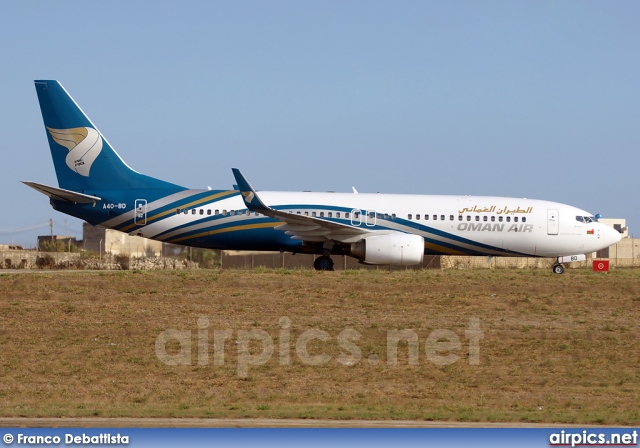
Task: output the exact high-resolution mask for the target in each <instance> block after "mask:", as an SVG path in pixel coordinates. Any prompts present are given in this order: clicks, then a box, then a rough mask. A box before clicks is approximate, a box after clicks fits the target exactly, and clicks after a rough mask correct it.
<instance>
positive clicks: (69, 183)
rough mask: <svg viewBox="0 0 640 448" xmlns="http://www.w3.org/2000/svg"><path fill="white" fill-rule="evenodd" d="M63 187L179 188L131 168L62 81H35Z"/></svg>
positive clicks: (102, 188)
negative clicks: (68, 91)
mask: <svg viewBox="0 0 640 448" xmlns="http://www.w3.org/2000/svg"><path fill="white" fill-rule="evenodd" d="M35 85H36V92H37V93H38V101H39V102H40V110H41V111H42V119H43V120H44V125H45V129H46V132H47V139H48V140H49V147H50V149H51V156H52V157H53V164H54V166H55V169H56V175H57V177H58V184H59V186H60V188H64V189H67V190H72V191H78V192H84V191H85V190H88V191H99V190H123V189H178V190H181V189H183V187H180V186H178V185H174V184H171V183H168V182H164V181H162V180H159V179H154V178H152V177H149V176H145V175H144V174H140V173H138V172H137V171H135V170H133V169H131V168H130V167H129V166H128V165H127V164H126V163H125V162H124V161H123V160H122V159H121V158H120V156H119V155H118V153H117V152H116V151H115V150H114V149H113V148H112V147H111V145H110V144H109V142H108V141H107V140H106V139H105V138H104V136H103V135H102V134H101V133H100V131H99V130H98V129H97V128H96V127H95V126H94V124H93V123H92V122H91V120H89V118H88V117H87V116H86V115H85V113H84V112H83V111H82V109H81V108H80V107H79V106H78V105H77V104H76V102H75V101H74V100H73V98H71V95H69V94H68V93H67V91H66V90H65V89H64V87H62V84H60V83H59V82H58V81H35Z"/></svg>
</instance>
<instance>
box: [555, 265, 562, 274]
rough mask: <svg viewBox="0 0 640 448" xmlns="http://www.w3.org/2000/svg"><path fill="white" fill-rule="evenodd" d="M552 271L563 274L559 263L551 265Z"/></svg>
mask: <svg viewBox="0 0 640 448" xmlns="http://www.w3.org/2000/svg"><path fill="white" fill-rule="evenodd" d="M553 273H554V274H564V266H562V265H561V264H554V265H553Z"/></svg>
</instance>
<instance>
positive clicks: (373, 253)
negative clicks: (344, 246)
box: [351, 233, 424, 266]
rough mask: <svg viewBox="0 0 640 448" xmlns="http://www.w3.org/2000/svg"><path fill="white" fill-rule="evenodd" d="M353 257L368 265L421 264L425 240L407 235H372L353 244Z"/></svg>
mask: <svg viewBox="0 0 640 448" xmlns="http://www.w3.org/2000/svg"><path fill="white" fill-rule="evenodd" d="M351 256H353V257H356V258H357V259H358V260H360V262H361V263H367V264H393V265H402V266H409V265H412V264H420V263H422V259H423V257H424V238H422V237H421V236H420V235H411V234H407V233H389V234H386V235H372V236H370V237H368V238H364V239H362V240H360V241H358V242H357V243H353V244H351Z"/></svg>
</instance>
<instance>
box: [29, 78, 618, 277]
mask: <svg viewBox="0 0 640 448" xmlns="http://www.w3.org/2000/svg"><path fill="white" fill-rule="evenodd" d="M35 87H36V92H37V95H38V100H39V103H40V109H41V112H42V117H43V121H44V125H45V132H46V135H47V140H48V142H49V148H50V150H51V156H52V157H53V164H54V167H55V171H56V176H57V179H58V187H53V186H48V185H44V184H40V183H36V182H31V181H23V183H24V184H26V185H28V186H30V187H32V188H34V189H35V190H37V191H39V192H40V193H43V194H45V195H47V196H48V197H49V198H50V203H51V205H52V206H53V208H54V209H56V210H58V211H60V212H62V213H66V214H68V215H71V216H74V217H77V218H80V219H82V220H85V221H87V222H88V223H90V224H93V225H99V226H102V227H106V228H108V229H115V230H119V231H121V232H126V233H129V234H131V235H137V236H141V237H145V238H151V239H154V240H159V241H164V242H168V243H174V244H181V245H185V246H193V247H201V248H210V249H222V250H252V251H281V252H291V253H294V254H295V253H307V254H316V255H319V257H317V258H316V259H315V261H314V267H315V269H317V270H324V271H327V270H333V260H332V258H331V255H347V256H350V257H354V258H356V259H358V260H359V261H360V262H361V263H365V264H372V265H400V266H410V265H416V264H420V263H421V262H422V260H423V257H424V256H425V255H475V256H486V257H504V256H506V257H553V258H555V259H556V261H555V262H554V264H553V267H552V269H553V272H555V273H556V274H562V273H563V272H564V264H566V263H571V262H575V261H584V260H585V259H586V255H585V254H587V253H591V252H595V251H598V250H600V249H604V248H606V247H609V246H611V245H613V244H615V243H617V242H618V241H619V240H620V238H621V236H620V233H619V232H617V231H616V230H614V229H613V228H611V227H609V226H607V225H605V224H602V223H600V222H598V218H599V217H600V216H599V215H592V214H591V213H588V212H586V211H584V210H581V209H579V208H576V207H572V206H570V205H565V204H560V203H557V202H549V201H542V200H533V199H525V198H509V197H489V196H443V195H438V196H436V195H416V194H366V193H359V192H358V191H357V190H356V189H355V188H353V191H352V192H351V193H335V192H329V193H323V192H288V191H286V192H285V191H257V190H255V189H254V188H253V187H252V186H251V184H250V183H249V182H248V181H247V179H246V177H245V176H244V175H243V174H242V173H241V172H240V170H238V169H235V168H233V169H232V172H233V175H234V177H235V181H236V184H237V185H236V186H235V187H236V188H233V189H228V190H212V189H204V190H194V189H188V188H186V187H183V186H180V185H176V184H173V183H170V182H166V181H163V180H160V179H156V178H153V177H150V176H147V175H144V174H141V173H139V172H137V171H135V170H133V169H132V168H130V167H129V166H128V165H127V164H126V163H125V162H124V160H123V159H122V158H121V157H120V156H119V155H118V153H117V152H116V151H115V150H114V149H113V147H112V146H111V145H110V144H109V142H108V141H107V140H106V138H105V137H104V136H103V135H102V134H101V133H100V131H99V130H98V128H97V127H96V126H95V125H94V124H93V123H92V122H91V120H90V119H89V118H88V117H87V115H86V114H85V113H84V112H83V111H82V109H81V108H80V107H79V106H78V105H77V104H76V102H75V101H74V100H73V98H72V97H71V96H70V95H69V94H68V93H67V91H66V90H65V89H64V87H63V86H62V84H60V83H59V82H58V81H55V80H36V81H35Z"/></svg>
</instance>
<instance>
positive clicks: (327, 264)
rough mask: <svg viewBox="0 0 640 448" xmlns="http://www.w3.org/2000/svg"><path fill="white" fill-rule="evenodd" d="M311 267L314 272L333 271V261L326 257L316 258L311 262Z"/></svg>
mask: <svg viewBox="0 0 640 448" xmlns="http://www.w3.org/2000/svg"><path fill="white" fill-rule="evenodd" d="M313 267H314V268H316V271H333V260H332V259H331V257H329V256H327V255H323V256H322V257H318V258H316V261H314V262H313Z"/></svg>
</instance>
